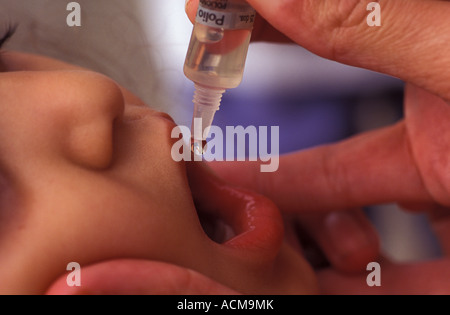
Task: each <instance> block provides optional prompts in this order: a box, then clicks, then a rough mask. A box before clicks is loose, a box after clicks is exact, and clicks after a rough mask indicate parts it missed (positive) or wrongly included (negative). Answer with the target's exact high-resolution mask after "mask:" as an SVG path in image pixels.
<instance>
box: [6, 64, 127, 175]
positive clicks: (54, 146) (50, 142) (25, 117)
mask: <svg viewBox="0 0 450 315" xmlns="http://www.w3.org/2000/svg"><path fill="white" fill-rule="evenodd" d="M0 95H1V98H2V103H1V104H0V110H1V112H2V114H1V115H0V116H1V117H0V127H1V128H2V129H3V132H2V135H0V140H2V139H1V138H3V137H4V136H5V137H6V136H7V134H8V133H6V134H5V131H6V130H10V132H9V135H10V136H13V137H15V140H16V141H15V145H12V147H11V148H9V150H13V151H14V150H16V151H17V152H18V153H20V152H22V154H23V152H24V151H26V152H28V153H29V154H33V157H35V158H38V157H43V156H49V157H51V158H54V157H63V158H66V159H67V160H69V161H71V162H73V163H77V164H80V165H83V166H86V167H89V168H105V167H107V166H108V165H109V164H110V162H111V159H112V155H113V136H114V122H115V120H116V119H117V118H118V117H120V116H121V115H122V113H123V111H124V100H123V95H122V92H121V91H120V89H119V87H118V86H117V84H116V83H114V82H113V81H112V80H110V79H108V78H106V77H104V76H101V75H99V74H95V73H91V72H87V71H86V72H84V71H54V72H23V73H20V72H17V73H5V74H4V78H2V77H1V75H0ZM8 127H9V128H8ZM5 140H7V139H5ZM6 149H7V150H8V148H6ZM30 151H31V152H30ZM7 152H9V151H7Z"/></svg>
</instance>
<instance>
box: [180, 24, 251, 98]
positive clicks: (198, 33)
mask: <svg viewBox="0 0 450 315" xmlns="http://www.w3.org/2000/svg"><path fill="white" fill-rule="evenodd" d="M250 38H251V30H246V29H244V30H242V29H240V30H225V29H220V28H213V27H210V26H207V25H202V24H196V25H195V27H194V31H193V33H192V38H191V43H190V46H189V50H188V54H187V58H186V63H185V67H184V72H185V74H186V76H187V77H188V78H190V79H191V80H192V81H194V82H196V83H200V84H203V85H206V86H210V87H216V88H222V89H232V88H236V87H238V86H239V84H240V83H241V81H242V76H243V72H244V67H245V61H246V58H247V53H248V46H249V43H250Z"/></svg>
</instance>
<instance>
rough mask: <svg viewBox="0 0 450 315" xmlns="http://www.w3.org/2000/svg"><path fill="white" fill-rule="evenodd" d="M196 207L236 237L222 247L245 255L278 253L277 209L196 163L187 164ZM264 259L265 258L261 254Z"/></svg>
mask: <svg viewBox="0 0 450 315" xmlns="http://www.w3.org/2000/svg"><path fill="white" fill-rule="evenodd" d="M187 169H188V178H189V183H190V186H191V191H192V194H193V198H194V200H195V203H196V205H197V206H198V207H199V208H201V209H202V211H204V212H207V213H208V214H210V215H213V216H215V217H217V218H220V219H221V220H223V221H224V222H225V223H226V224H228V225H229V226H231V227H232V229H233V230H234V232H235V234H236V236H234V237H233V238H231V239H230V240H226V241H225V242H224V243H223V245H224V246H226V247H229V248H230V249H235V250H236V249H237V250H243V251H246V252H247V254H251V253H252V252H254V254H257V255H259V254H261V253H262V252H264V253H267V252H270V253H271V255H269V256H274V255H276V254H277V253H278V249H279V247H280V246H281V243H282V240H283V234H284V229H283V222H282V218H281V214H280V212H279V210H278V208H277V207H276V206H275V205H274V204H273V203H272V202H271V201H270V200H268V199H267V198H265V197H263V196H261V195H258V194H256V193H253V192H250V191H247V190H244V189H240V188H236V187H232V186H231V185H229V184H227V183H225V182H224V181H222V180H221V179H219V178H217V177H216V176H215V175H214V174H212V173H211V172H210V171H209V170H207V169H206V167H204V166H202V165H200V164H199V163H198V162H197V163H190V164H188V165H187ZM265 256H267V255H265Z"/></svg>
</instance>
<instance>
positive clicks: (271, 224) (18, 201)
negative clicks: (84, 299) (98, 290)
mask: <svg viewBox="0 0 450 315" xmlns="http://www.w3.org/2000/svg"><path fill="white" fill-rule="evenodd" d="M1 58H2V60H3V65H2V66H0V68H1V71H2V72H1V73H0V130H1V132H0V186H1V189H0V194H1V198H0V202H1V208H0V266H1V268H0V293H43V292H45V290H46V289H47V288H48V287H49V286H50V284H51V283H52V282H53V281H54V280H55V279H56V278H58V277H59V276H61V275H62V274H64V273H65V272H66V267H67V264H68V263H70V262H78V263H79V264H80V265H81V266H87V265H90V264H93V263H97V262H100V261H104V260H110V259H119V258H138V259H148V260H157V261H164V262H170V263H174V264H176V265H180V266H184V267H187V268H191V269H194V270H197V271H199V272H201V273H203V274H205V275H207V276H209V277H211V278H213V279H215V280H217V281H219V282H221V283H223V284H225V285H227V286H229V287H231V288H233V289H236V290H239V291H241V292H243V293H254V294H258V293H309V292H311V293H312V292H315V288H316V285H315V280H314V277H313V275H312V273H311V270H310V268H309V267H308V265H307V263H306V262H305V261H304V260H303V258H301V257H300V256H299V255H298V254H297V253H296V252H294V251H293V250H292V249H290V247H288V246H287V245H285V244H284V243H283V242H282V238H283V226H282V223H281V219H280V214H279V213H278V210H277V209H276V208H275V207H274V206H273V204H272V203H271V202H269V201H268V200H267V199H265V198H263V197H261V196H257V195H254V194H252V193H248V192H245V191H242V190H239V189H237V188H233V187H230V186H227V185H225V184H224V183H222V182H220V181H219V180H217V179H216V178H215V177H214V176H212V175H211V174H210V173H209V172H208V171H206V170H205V169H204V168H203V167H202V166H200V165H199V163H195V164H190V165H187V166H186V165H185V164H183V163H176V162H174V161H173V160H172V158H171V149H172V145H173V144H174V142H175V141H177V139H171V131H172V129H173V128H174V127H175V124H174V122H173V121H172V120H171V119H170V117H168V116H166V115H165V114H161V113H159V112H155V111H153V110H151V109H150V108H148V107H146V106H143V104H142V103H141V102H140V101H139V100H138V99H137V98H136V97H134V96H132V95H131V94H130V93H128V92H127V91H125V90H124V89H122V88H120V87H119V86H118V85H117V84H116V83H114V82H113V81H111V80H109V79H108V78H106V77H104V76H101V75H99V74H95V73H92V72H87V71H78V70H77V68H75V67H72V66H69V65H67V64H64V63H61V62H58V61H55V60H50V59H46V58H41V57H36V56H30V55H24V54H19V53H12V52H10V53H4V54H2V55H1ZM186 169H188V171H186ZM187 173H188V174H189V175H187ZM189 184H191V186H192V192H191V189H190V185H189ZM199 192H201V194H199ZM193 196H194V198H195V199H196V203H197V208H198V209H202V211H205V212H208V211H209V212H211V213H214V214H212V216H214V217H217V218H219V221H224V222H226V223H227V224H229V225H230V226H231V227H232V229H233V230H234V231H235V234H236V236H235V237H234V238H233V239H232V240H230V241H227V238H226V237H225V234H223V235H222V236H221V235H219V234H220V233H218V232H217V231H218V230H220V229H219V226H220V224H215V225H210V226H209V227H210V228H213V229H214V228H215V229H216V236H215V237H216V238H217V239H216V241H217V242H214V241H212V240H211V238H209V237H208V236H207V235H206V234H205V232H204V230H203V228H202V226H201V224H200V223H199V217H198V214H197V211H196V207H195V205H194V202H193ZM210 221H212V220H210ZM111 277H114V275H111Z"/></svg>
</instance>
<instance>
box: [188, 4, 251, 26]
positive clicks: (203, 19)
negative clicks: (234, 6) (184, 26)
mask: <svg viewBox="0 0 450 315" xmlns="http://www.w3.org/2000/svg"><path fill="white" fill-rule="evenodd" d="M255 18H256V11H255V10H253V9H251V10H248V11H244V12H225V11H218V10H213V9H208V8H206V7H205V6H204V5H202V4H201V3H200V6H199V8H198V11H197V18H196V20H195V21H196V22H197V23H200V24H203V25H206V26H210V27H215V28H222V29H226V30H239V29H252V28H253V24H254V23H255Z"/></svg>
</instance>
